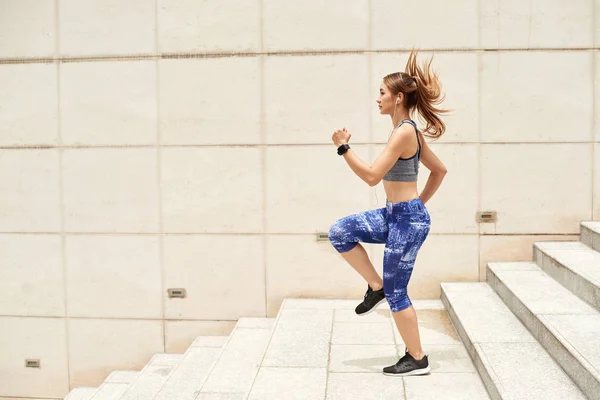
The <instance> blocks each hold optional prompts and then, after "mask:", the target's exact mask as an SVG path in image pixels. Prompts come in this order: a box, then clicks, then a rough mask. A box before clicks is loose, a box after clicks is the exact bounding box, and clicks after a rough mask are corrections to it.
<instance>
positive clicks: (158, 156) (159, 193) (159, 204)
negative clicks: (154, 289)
mask: <svg viewBox="0 0 600 400" xmlns="http://www.w3.org/2000/svg"><path fill="white" fill-rule="evenodd" d="M159 36H160V35H159V31H158V0H155V1H154V52H155V53H158V52H159V48H160V47H159V40H160V39H159ZM154 68H155V72H156V76H155V78H156V82H155V83H156V84H155V86H154V89H155V91H156V103H155V106H156V122H157V123H156V180H157V182H156V190H157V196H156V197H157V200H156V201H157V213H158V216H157V220H158V230H159V232H160V233H161V235H159V239H158V257H159V259H158V263H159V266H160V285H161V289H162V290H161V299H160V301H161V303H160V304H161V312H162V320H163V323H162V339H163V351H164V352H167V325H166V323H165V314H166V312H167V311H166V308H167V306H166V303H165V296H163V295H162V293H164V292H165V290H166V288H165V257H164V242H163V238H164V235H163V234H162V233H164V221H163V216H164V210H163V202H162V199H163V191H162V189H163V185H161V183H162V174H161V172H162V169H161V166H162V152H161V139H162V136H161V124H160V123H158V122H159V119H160V98H159V96H158V93H159V91H160V69H159V68H160V63H159V62H158V60H155V66H154Z"/></svg>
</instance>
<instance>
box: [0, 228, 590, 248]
mask: <svg viewBox="0 0 600 400" xmlns="http://www.w3.org/2000/svg"><path fill="white" fill-rule="evenodd" d="M63 233H64V234H65V235H68V236H86V237H87V236H116V237H122V236H133V237H138V236H142V237H144V236H146V237H153V236H315V235H316V233H324V232H322V231H318V232H272V233H269V232H162V233H158V232H69V231H65V232H58V231H57V232H12V231H0V235H22V236H58V235H61V234H63ZM430 234H431V235H438V236H477V235H481V236H557V235H558V236H572V235H579V232H577V233H565V232H559V233H552V232H499V233H479V232H431V233H430ZM323 243H324V242H323ZM375 245H376V244H375Z"/></svg>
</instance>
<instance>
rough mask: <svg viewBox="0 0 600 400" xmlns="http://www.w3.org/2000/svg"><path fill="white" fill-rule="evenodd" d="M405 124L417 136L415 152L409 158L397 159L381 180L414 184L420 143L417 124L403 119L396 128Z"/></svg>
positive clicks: (419, 154)
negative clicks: (412, 128)
mask: <svg viewBox="0 0 600 400" xmlns="http://www.w3.org/2000/svg"><path fill="white" fill-rule="evenodd" d="M405 122H408V123H409V124H411V125H412V126H413V127H414V128H415V132H416V135H417V144H418V148H417V152H416V153H415V155H414V156H412V157H410V158H402V157H400V158H398V161H396V163H395V164H394V165H393V166H392V168H390V170H389V171H388V173H387V174H385V175H384V177H383V180H385V181H398V182H416V181H417V176H418V175H419V161H420V160H421V141H420V140H419V130H418V129H417V124H415V122H414V121H413V120H410V119H405V120H403V121H401V122H400V123H399V124H398V126H397V127H396V128H398V127H400V126H401V125H402V124H404V123H405Z"/></svg>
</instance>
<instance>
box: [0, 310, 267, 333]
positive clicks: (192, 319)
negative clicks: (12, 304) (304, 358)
mask: <svg viewBox="0 0 600 400" xmlns="http://www.w3.org/2000/svg"><path fill="white" fill-rule="evenodd" d="M0 318H14V319H17V318H18V319H20V318H32V319H33V318H35V319H44V320H52V319H65V320H83V321H85V320H88V321H89V320H92V321H98V320H102V321H106V320H108V321H132V322H133V321H148V322H159V321H164V322H171V323H172V322H208V323H219V322H223V323H231V322H237V321H238V319H198V318H189V319H186V318H140V317H83V316H69V315H56V316H52V315H17V314H15V315H10V314H2V315H0ZM240 318H242V317H240ZM251 318H265V317H251ZM243 329H261V328H243ZM216 336H219V335H216Z"/></svg>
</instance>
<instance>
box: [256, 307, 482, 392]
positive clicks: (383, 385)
mask: <svg viewBox="0 0 600 400" xmlns="http://www.w3.org/2000/svg"><path fill="white" fill-rule="evenodd" d="M357 302H360V300H359V299H356V300H330V299H286V300H284V302H283V304H282V306H281V309H280V310H279V313H278V315H277V320H276V322H275V328H274V329H273V334H272V337H271V340H270V342H269V345H268V346H267V350H266V352H265V356H264V358H263V360H262V362H261V366H260V369H259V372H258V374H257V376H256V380H255V381H254V383H253V385H252V389H251V391H250V393H249V396H248V400H267V399H286V400H314V399H326V400H336V399H344V400H363V399H365V398H371V399H380V400H392V399H393V400H400V399H411V400H419V399H425V398H428V399H429V398H432V399H433V398H440V399H441V398H443V399H444V400H484V399H489V397H488V395H487V393H486V391H485V388H484V386H483V383H482V382H481V378H480V377H479V376H478V374H477V372H476V370H475V367H474V365H473V363H472V362H471V360H470V358H469V356H468V354H467V352H466V350H465V349H464V346H463V345H462V343H461V342H460V340H459V338H458V335H457V333H456V331H455V330H454V328H453V327H452V324H451V323H450V320H449V319H448V317H447V314H446V312H445V311H444V308H443V304H442V303H441V301H439V300H437V301H414V302H413V305H414V306H415V309H417V310H418V313H419V314H418V315H419V324H420V333H421V337H422V342H423V345H424V347H425V351H426V353H427V354H428V355H429V357H430V360H431V361H430V363H431V368H432V372H431V374H430V375H428V376H413V377H405V378H403V379H400V378H398V377H389V376H385V375H383V374H382V368H383V367H385V366H388V365H392V364H394V363H396V362H397V361H398V359H399V354H400V352H401V353H402V354H404V344H403V343H402V342H401V341H399V340H397V336H396V334H395V331H396V327H395V324H394V322H393V319H392V316H391V313H390V310H389V307H388V306H387V304H382V305H380V306H379V307H378V309H377V310H375V311H374V312H372V313H371V314H369V315H366V316H357V315H356V314H355V313H354V308H355V307H356V304H357ZM424 394H426V395H427V397H422V396H423V395H424Z"/></svg>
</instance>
